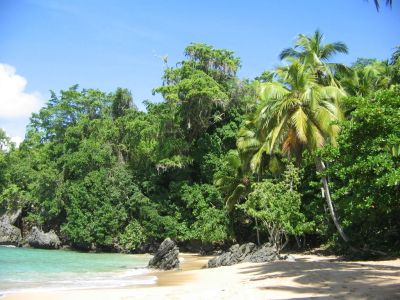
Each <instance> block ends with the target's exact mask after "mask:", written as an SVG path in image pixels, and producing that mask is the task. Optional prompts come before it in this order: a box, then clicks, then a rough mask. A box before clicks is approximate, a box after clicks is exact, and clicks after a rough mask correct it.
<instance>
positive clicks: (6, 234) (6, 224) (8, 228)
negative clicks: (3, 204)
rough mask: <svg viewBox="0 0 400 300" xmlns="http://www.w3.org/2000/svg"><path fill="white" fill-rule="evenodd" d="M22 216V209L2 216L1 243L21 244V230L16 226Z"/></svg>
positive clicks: (0, 223)
mask: <svg viewBox="0 0 400 300" xmlns="http://www.w3.org/2000/svg"><path fill="white" fill-rule="evenodd" d="M20 216H21V209H18V210H16V211H13V212H7V213H5V214H3V215H2V216H1V217H0V245H14V246H20V245H21V243H22V235H21V230H20V229H19V228H18V227H16V226H14V224H15V222H16V221H17V219H18V218H19V217H20Z"/></svg>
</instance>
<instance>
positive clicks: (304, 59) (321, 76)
mask: <svg viewBox="0 0 400 300" xmlns="http://www.w3.org/2000/svg"><path fill="white" fill-rule="evenodd" d="M323 40H324V35H323V34H322V33H321V32H320V31H319V30H318V29H317V30H316V31H315V32H314V34H313V35H310V36H308V35H304V34H299V36H298V37H297V39H296V42H295V46H294V47H291V48H286V49H284V50H283V51H282V52H281V53H280V55H279V58H280V59H281V60H283V59H288V58H296V59H298V60H299V61H300V62H301V63H303V64H306V65H307V66H309V67H310V68H312V69H313V70H314V72H315V73H316V74H317V78H318V81H319V83H321V84H324V85H334V86H339V82H338V81H337V80H335V76H334V75H335V72H336V71H337V70H346V69H347V68H346V67H345V66H344V65H343V64H339V63H332V62H329V60H330V59H331V58H332V57H333V56H334V55H336V54H338V53H344V54H347V52H348V48H347V46H346V44H345V43H343V42H334V43H328V44H323V43H322V42H323Z"/></svg>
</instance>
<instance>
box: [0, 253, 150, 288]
mask: <svg viewBox="0 0 400 300" xmlns="http://www.w3.org/2000/svg"><path fill="white" fill-rule="evenodd" d="M149 259H150V256H143V255H128V254H108V253H82V252H76V251H68V250H39V249H30V248H7V247H1V246H0V294H4V293H8V292H16V291H22V290H29V289H36V290H37V289H39V290H42V289H43V290H49V289H56V290H59V289H77V288H78V289H79V288H96V287H102V288H111V287H123V286H131V285H138V284H139V285H140V284H153V283H154V282H155V280H156V278H155V277H154V276H149V275H146V273H148V271H147V270H146V269H145V268H144V267H145V266H146V265H147V263H148V261H149Z"/></svg>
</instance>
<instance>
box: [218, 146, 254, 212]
mask: <svg viewBox="0 0 400 300" xmlns="http://www.w3.org/2000/svg"><path fill="white" fill-rule="evenodd" d="M214 184H215V186H216V187H217V188H218V189H219V190H220V191H221V192H222V194H223V195H224V197H225V204H226V207H227V208H228V210H229V211H231V210H232V209H233V208H234V206H235V204H237V203H239V202H240V201H241V200H242V199H244V198H245V197H246V195H247V193H248V192H249V189H250V179H249V177H248V176H247V175H246V172H245V171H244V168H243V164H242V161H241V159H240V157H239V153H238V151H237V150H231V151H229V152H228V153H227V154H226V156H225V157H224V160H223V163H222V168H221V169H220V170H219V171H218V172H216V174H215V176H214Z"/></svg>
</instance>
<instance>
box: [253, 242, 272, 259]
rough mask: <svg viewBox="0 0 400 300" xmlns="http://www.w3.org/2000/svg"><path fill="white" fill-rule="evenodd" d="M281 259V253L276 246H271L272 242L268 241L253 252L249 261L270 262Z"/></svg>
mask: <svg viewBox="0 0 400 300" xmlns="http://www.w3.org/2000/svg"><path fill="white" fill-rule="evenodd" d="M278 259H279V254H278V252H277V251H276V247H274V246H271V244H270V243H266V244H264V245H262V246H261V247H259V248H258V249H257V250H256V251H254V252H253V253H251V255H250V257H249V261H251V262H268V261H274V260H278Z"/></svg>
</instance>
